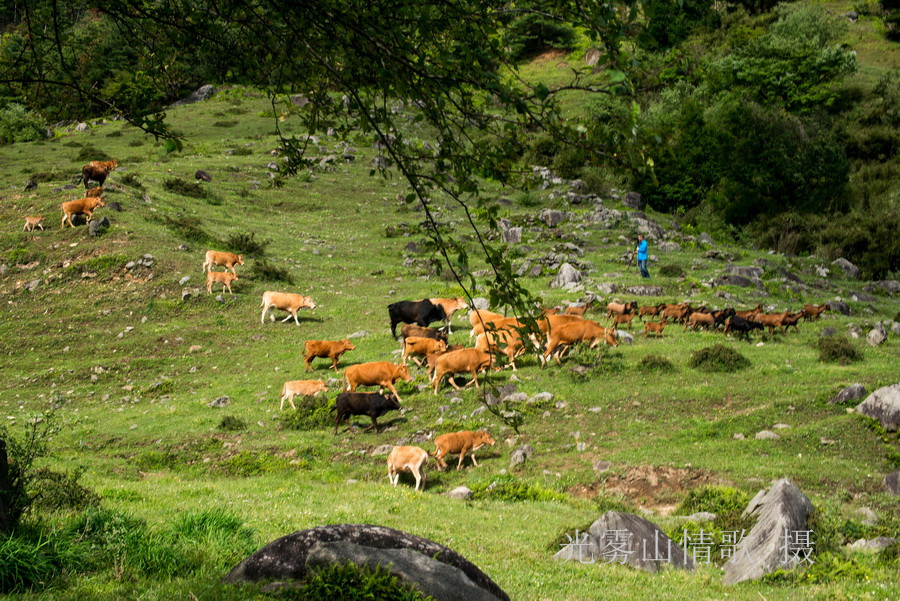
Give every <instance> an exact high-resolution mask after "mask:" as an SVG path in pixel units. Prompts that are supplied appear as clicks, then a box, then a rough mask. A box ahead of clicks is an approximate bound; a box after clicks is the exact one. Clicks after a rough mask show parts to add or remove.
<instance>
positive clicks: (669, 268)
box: [659, 264, 684, 278]
mask: <svg viewBox="0 0 900 601" xmlns="http://www.w3.org/2000/svg"><path fill="white" fill-rule="evenodd" d="M659 275H661V276H664V277H669V278H681V277H684V269H682V268H681V266H679V265H671V264H670V265H660V267H659Z"/></svg>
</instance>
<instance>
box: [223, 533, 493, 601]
mask: <svg viewBox="0 0 900 601" xmlns="http://www.w3.org/2000/svg"><path fill="white" fill-rule="evenodd" d="M333 542H346V543H353V544H356V545H361V546H365V547H374V548H377V549H409V550H411V551H415V552H417V553H420V554H422V555H423V556H425V557H430V558H433V559H436V560H438V561H440V562H442V563H445V564H448V565H451V566H453V567H455V568H458V569H459V570H461V571H462V572H464V573H465V575H466V576H467V577H468V578H469V579H470V580H471V581H472V582H474V583H475V584H476V585H478V586H479V587H480V588H481V589H482V590H485V591H487V592H488V593H490V594H491V595H493V596H495V597H497V598H498V599H500V600H501V601H509V596H508V595H507V594H506V593H504V592H503V590H502V589H501V588H500V587H499V586H497V584H496V583H494V581H493V580H491V579H490V578H489V577H488V576H487V575H486V574H485V573H484V572H482V571H481V570H479V569H478V567H477V566H475V565H474V564H472V563H471V562H469V561H468V560H466V559H465V558H464V557H463V556H462V555H460V554H459V553H456V552H455V551H453V550H452V549H450V548H448V547H445V546H444V545H440V544H438V543H435V542H433V541H430V540H428V539H426V538H422V537H419V536H413V535H411V534H407V533H406V532H402V531H400V530H394V529H393V528H386V527H384V526H373V525H368V524H336V525H330V526H319V527H318V528H311V529H309V530H301V531H299V532H295V533H293V534H289V535H288V536H284V537H282V538H279V539H278V540H275V541H273V542H271V543H269V544H268V545H266V546H265V547H263V548H262V549H260V550H259V551H257V552H256V553H254V554H253V555H251V556H249V557H248V558H247V559H245V560H244V561H242V562H241V563H240V564H238V565H237V566H235V567H234V568H233V569H232V570H231V571H230V572H229V573H228V575H227V576H225V578H224V580H225V582H231V583H237V582H258V581H261V580H278V581H284V580H295V581H296V580H302V579H303V578H304V577H305V576H306V574H307V557H308V555H309V552H310V551H311V549H312V548H313V547H314V546H315V545H316V544H317V543H333Z"/></svg>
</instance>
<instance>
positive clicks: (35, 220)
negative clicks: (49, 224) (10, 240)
mask: <svg viewBox="0 0 900 601" xmlns="http://www.w3.org/2000/svg"><path fill="white" fill-rule="evenodd" d="M36 227H39V228H41V231H42V232H43V231H44V216H43V215H35V216H34V217H28V216H27V215H26V216H25V227H23V228H22V231H23V232H33V231H34V228H36Z"/></svg>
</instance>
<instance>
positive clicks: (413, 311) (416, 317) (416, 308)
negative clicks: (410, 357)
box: [388, 299, 447, 340]
mask: <svg viewBox="0 0 900 601" xmlns="http://www.w3.org/2000/svg"><path fill="white" fill-rule="evenodd" d="M388 315H390V317H391V335H392V336H393V337H394V340H397V324H398V323H414V324H416V325H419V326H422V327H423V328H424V327H427V326H428V324H430V323H431V322H434V321H446V320H447V314H446V313H444V308H443V307H441V306H440V305H435V304H433V303H432V302H431V301H430V300H428V299H425V300H420V301H400V302H397V303H392V304H390V305H388Z"/></svg>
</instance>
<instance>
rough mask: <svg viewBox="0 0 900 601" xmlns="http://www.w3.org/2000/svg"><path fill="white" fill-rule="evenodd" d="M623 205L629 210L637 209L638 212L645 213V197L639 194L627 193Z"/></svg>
mask: <svg viewBox="0 0 900 601" xmlns="http://www.w3.org/2000/svg"><path fill="white" fill-rule="evenodd" d="M622 204H623V205H625V206H626V207H628V208H629V209H635V210H636V211H643V210H644V206H645V205H646V203H645V202H644V199H643V197H642V196H641V195H640V194H638V193H637V192H626V193H625V198H624V199H623V200H622Z"/></svg>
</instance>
